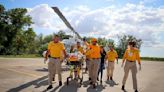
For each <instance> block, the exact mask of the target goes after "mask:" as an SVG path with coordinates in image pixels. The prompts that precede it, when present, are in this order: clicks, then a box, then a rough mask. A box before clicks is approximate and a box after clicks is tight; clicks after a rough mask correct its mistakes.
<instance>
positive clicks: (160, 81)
mask: <svg viewBox="0 0 164 92" xmlns="http://www.w3.org/2000/svg"><path fill="white" fill-rule="evenodd" d="M62 68H63V73H62V78H63V86H61V87H58V81H57V80H58V77H57V75H56V78H55V80H56V81H55V82H53V87H54V88H53V89H52V90H50V91H48V92H68V91H69V92H122V91H121V82H122V78H123V73H124V72H123V68H121V60H119V64H115V70H114V81H115V83H116V84H117V83H118V85H113V83H111V81H106V70H104V76H103V83H102V85H101V84H100V83H98V84H99V85H98V86H97V88H96V89H92V87H91V86H90V85H89V82H88V74H84V80H83V84H82V86H81V87H79V86H78V84H77V83H76V82H75V81H71V83H70V84H69V85H66V84H65V82H66V78H67V77H68V76H69V71H68V69H67V66H66V65H65V64H64V63H63V64H62ZM47 74H48V72H47V64H44V63H43V59H42V58H0V82H1V83H0V92H45V89H46V87H47V86H48V85H47V84H48V79H47ZM137 77H138V86H139V92H164V62H155V61H153V62H152V61H142V70H141V71H138V73H137ZM125 89H126V91H127V92H133V87H132V77H131V72H130V73H129V77H128V81H127V84H126V86H125Z"/></svg>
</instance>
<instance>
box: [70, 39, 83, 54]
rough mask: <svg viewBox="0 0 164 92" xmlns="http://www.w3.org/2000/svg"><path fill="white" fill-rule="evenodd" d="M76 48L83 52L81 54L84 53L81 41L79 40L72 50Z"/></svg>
mask: <svg viewBox="0 0 164 92" xmlns="http://www.w3.org/2000/svg"><path fill="white" fill-rule="evenodd" d="M75 49H77V51H79V52H81V54H84V49H83V47H82V46H81V44H80V42H77V44H76V45H74V46H71V49H70V52H74V50H75Z"/></svg>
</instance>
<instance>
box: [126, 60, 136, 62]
mask: <svg viewBox="0 0 164 92" xmlns="http://www.w3.org/2000/svg"><path fill="white" fill-rule="evenodd" d="M127 61H128V62H135V61H131V60H127Z"/></svg>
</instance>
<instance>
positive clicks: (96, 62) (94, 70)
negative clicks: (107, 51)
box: [89, 59, 100, 83]
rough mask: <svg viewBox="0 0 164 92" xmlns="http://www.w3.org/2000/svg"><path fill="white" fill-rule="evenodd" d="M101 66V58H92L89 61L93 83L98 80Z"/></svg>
mask: <svg viewBox="0 0 164 92" xmlns="http://www.w3.org/2000/svg"><path fill="white" fill-rule="evenodd" d="M99 66H100V59H91V60H90V61H89V76H90V78H91V81H92V82H93V83H96V81H97V76H98V70H99Z"/></svg>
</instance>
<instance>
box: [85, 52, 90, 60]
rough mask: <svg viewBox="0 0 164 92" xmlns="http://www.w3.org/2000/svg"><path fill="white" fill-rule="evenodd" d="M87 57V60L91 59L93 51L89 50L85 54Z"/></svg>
mask: <svg viewBox="0 0 164 92" xmlns="http://www.w3.org/2000/svg"><path fill="white" fill-rule="evenodd" d="M85 56H86V58H87V59H90V58H91V50H87V51H86V52H85Z"/></svg>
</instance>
